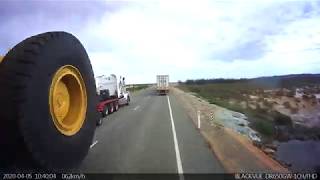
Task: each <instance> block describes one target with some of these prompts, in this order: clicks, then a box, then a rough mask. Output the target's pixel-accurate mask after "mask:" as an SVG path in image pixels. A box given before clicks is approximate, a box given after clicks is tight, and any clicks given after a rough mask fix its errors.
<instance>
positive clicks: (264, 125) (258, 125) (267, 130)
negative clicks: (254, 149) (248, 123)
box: [253, 120, 274, 137]
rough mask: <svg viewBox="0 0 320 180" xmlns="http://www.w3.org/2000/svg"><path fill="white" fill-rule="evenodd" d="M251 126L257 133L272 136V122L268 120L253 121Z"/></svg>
mask: <svg viewBox="0 0 320 180" xmlns="http://www.w3.org/2000/svg"><path fill="white" fill-rule="evenodd" d="M253 128H254V129H256V130H257V131H258V132H259V133H261V134H263V135H266V136H269V137H270V136H272V135H273V134H274V127H273V123H272V122H270V121H268V120H257V121H255V122H254V123H253Z"/></svg>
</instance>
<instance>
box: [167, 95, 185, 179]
mask: <svg viewBox="0 0 320 180" xmlns="http://www.w3.org/2000/svg"><path fill="white" fill-rule="evenodd" d="M167 99H168V105H169V113H170V119H171V127H172V134H173V142H174V149H175V151H176V160H177V167H178V173H179V174H180V180H183V179H184V177H183V169H182V163H181V157H180V150H179V145H178V140H177V134H176V128H175V126H174V121H173V117H172V110H171V104H170V98H169V96H167Z"/></svg>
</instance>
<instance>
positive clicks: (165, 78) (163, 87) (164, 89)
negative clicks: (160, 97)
mask: <svg viewBox="0 0 320 180" xmlns="http://www.w3.org/2000/svg"><path fill="white" fill-rule="evenodd" d="M157 92H158V93H159V94H167V93H168V92H169V75H157Z"/></svg>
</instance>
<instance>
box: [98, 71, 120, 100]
mask: <svg viewBox="0 0 320 180" xmlns="http://www.w3.org/2000/svg"><path fill="white" fill-rule="evenodd" d="M96 84H97V93H98V95H99V96H100V101H101V100H107V99H110V97H116V96H118V91H117V77H116V75H114V74H111V75H110V76H106V75H101V76H98V77H96Z"/></svg>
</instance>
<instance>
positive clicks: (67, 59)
mask: <svg viewBox="0 0 320 180" xmlns="http://www.w3.org/2000/svg"><path fill="white" fill-rule="evenodd" d="M35 61H36V62H37V63H38V64H37V66H38V68H37V70H34V71H33V72H32V77H31V78H30V79H29V83H28V87H27V88H26V91H25V93H26V94H25V95H26V98H27V100H26V101H25V103H23V104H21V105H20V106H19V112H23V114H22V117H23V118H22V119H20V122H19V125H20V130H21V132H22V134H23V136H24V138H25V142H26V145H27V148H28V149H29V151H31V152H32V155H33V156H34V159H36V160H37V161H38V162H39V163H40V164H42V165H44V166H46V167H48V168H57V169H60V168H62V169H63V168H64V167H70V166H77V165H78V164H80V162H81V161H82V159H83V158H84V157H85V155H86V154H87V153H88V149H89V148H88V147H89V146H90V144H91V142H92V138H93V135H94V130H95V127H96V122H97V121H96V118H98V117H99V115H98V112H97V111H96V110H95V106H96V104H97V98H96V95H95V89H94V87H95V84H94V82H95V81H94V77H93V72H92V68H91V64H90V60H89V58H88V56H87V54H86V51H85V49H84V48H83V46H82V45H81V44H80V42H79V41H78V40H77V39H76V38H75V37H74V36H72V35H70V34H67V33H66V34H63V36H60V37H59V39H58V38H57V39H54V40H52V41H49V42H48V43H47V44H46V46H44V47H43V48H42V49H41V52H40V53H39V54H38V56H37V57H36V59H35ZM65 65H72V66H74V67H76V68H77V69H78V70H79V72H80V73H81V75H82V78H83V80H84V83H85V88H86V94H87V111H86V119H85V120H84V122H83V125H82V127H81V129H80V130H79V131H78V132H77V133H76V134H75V135H72V136H66V135H64V134H62V133H61V132H60V131H58V129H57V128H56V127H55V125H54V123H53V120H52V117H51V114H50V110H49V92H50V85H51V82H52V78H53V76H54V74H55V72H56V71H57V70H58V69H59V68H60V67H62V66H65ZM65 156H68V161H65V160H64V157H65ZM43 158H46V159H43Z"/></svg>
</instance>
